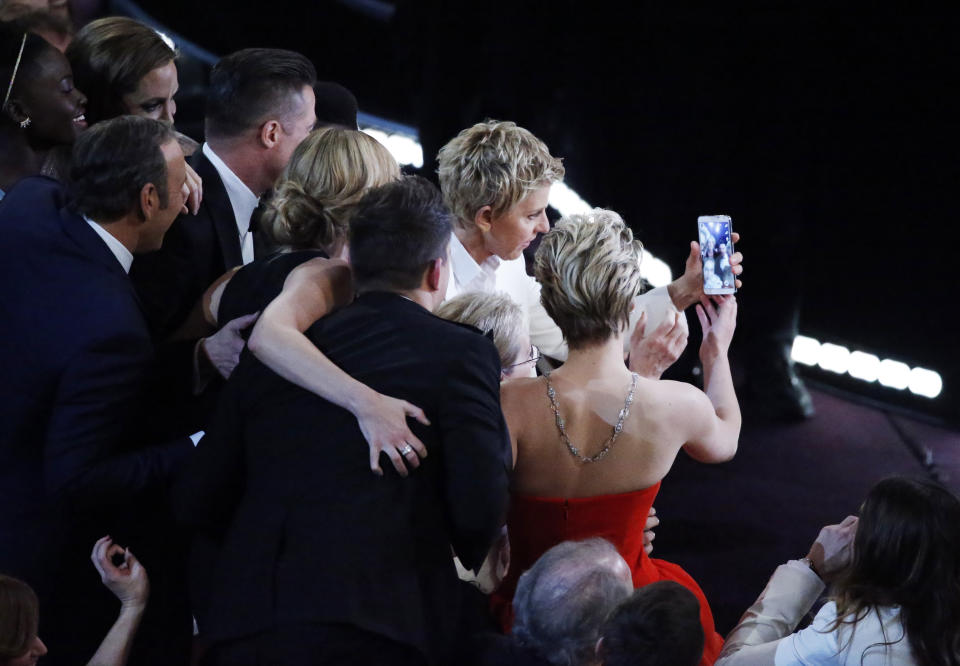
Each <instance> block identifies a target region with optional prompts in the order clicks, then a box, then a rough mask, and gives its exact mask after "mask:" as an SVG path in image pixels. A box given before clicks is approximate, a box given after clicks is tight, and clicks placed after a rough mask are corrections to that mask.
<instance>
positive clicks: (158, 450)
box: [0, 178, 192, 659]
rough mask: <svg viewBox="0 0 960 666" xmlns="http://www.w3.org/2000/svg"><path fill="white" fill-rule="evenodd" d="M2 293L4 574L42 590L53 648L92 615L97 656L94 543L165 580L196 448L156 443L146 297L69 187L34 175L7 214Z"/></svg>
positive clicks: (0, 526) (0, 223) (0, 211)
mask: <svg viewBox="0 0 960 666" xmlns="http://www.w3.org/2000/svg"><path fill="white" fill-rule="evenodd" d="M0 284H2V285H3V287H2V289H0V322H2V324H0V377H2V381H0V571H3V572H5V573H10V574H13V575H15V576H18V577H20V578H23V579H25V580H26V581H27V582H29V583H30V584H31V585H33V586H34V587H35V588H36V589H37V591H38V593H39V594H40V597H41V605H42V606H43V609H44V618H45V619H44V627H45V630H44V637H45V638H46V637H47V636H50V637H51V640H50V642H51V643H54V644H53V645H51V646H50V647H51V651H53V650H54V648H55V647H59V645H57V644H56V640H55V638H54V636H55V635H56V631H55V629H56V627H52V626H51V625H52V624H55V619H54V618H56V611H57V610H58V609H61V608H67V607H69V606H70V604H71V603H77V604H85V605H86V608H87V609H88V611H87V612H86V614H85V616H84V617H78V618H74V619H73V620H72V622H73V623H75V624H78V625H81V626H87V625H86V624H84V621H86V620H89V621H90V622H91V624H90V626H97V627H99V628H98V629H96V630H92V631H93V633H91V635H90V636H88V637H82V636H81V637H79V640H80V641H81V642H83V641H86V642H87V643H92V646H93V648H94V649H95V647H96V644H97V642H98V641H99V640H100V639H101V638H102V636H103V635H104V633H105V632H106V630H107V629H108V628H109V626H110V624H111V623H112V620H113V619H114V617H115V614H116V607H115V604H116V601H115V600H113V601H111V600H110V599H109V593H106V594H107V597H108V599H107V600H108V601H111V603H110V604H109V607H108V608H107V609H106V616H105V617H102V618H99V617H97V606H96V603H95V601H94V598H93V597H95V596H96V595H98V594H103V593H105V590H103V588H102V587H100V585H99V581H98V580H97V577H96V575H95V574H94V572H93V571H92V566H91V564H90V561H89V555H90V550H91V548H92V546H93V543H94V541H95V540H96V539H97V538H99V537H101V536H103V535H105V534H108V533H109V534H111V535H112V536H113V537H114V538H115V539H117V540H118V541H120V540H123V541H122V543H123V544H124V545H128V546H130V548H131V549H132V550H134V552H136V551H137V550H139V551H140V552H137V555H138V556H139V557H140V558H141V559H142V560H143V561H144V564H145V565H146V566H147V567H148V570H149V572H150V576H151V579H155V580H156V581H157V582H159V581H162V580H164V567H165V560H164V558H165V555H158V554H157V551H155V550H152V545H151V544H152V541H151V539H152V538H153V536H152V535H151V534H150V532H151V530H153V529H154V528H157V529H159V528H158V527H157V526H158V524H159V522H158V521H160V522H162V519H161V518H159V516H160V514H162V512H163V502H164V501H165V500H166V498H165V496H164V495H165V490H166V486H167V483H168V482H169V479H170V478H171V476H172V473H173V470H174V468H175V467H176V466H177V465H178V464H179V462H180V461H181V460H182V459H183V458H184V457H185V456H186V455H187V454H188V453H189V452H190V450H191V448H192V447H191V444H190V440H189V439H188V438H186V437H183V438H181V439H179V440H176V441H174V442H170V443H166V444H163V443H156V442H152V440H151V436H150V433H151V432H152V428H151V427H150V423H149V419H150V418H151V416H150V415H151V413H152V412H151V410H150V409H149V408H148V406H147V405H146V404H145V402H144V400H143V395H144V392H145V391H147V390H148V387H147V386H146V378H147V376H148V374H149V373H148V370H149V368H150V366H151V364H152V363H153V362H154V354H153V347H152V344H151V341H150V335H149V333H148V331H147V326H146V323H145V321H144V318H143V315H142V313H141V311H140V308H139V305H138V302H137V298H136V294H135V293H134V290H133V287H132V285H131V283H130V280H129V278H128V277H127V275H126V273H125V272H124V270H123V268H122V266H121V265H120V263H119V262H118V261H117V259H116V257H115V256H114V255H113V254H112V253H111V252H110V250H109V248H108V247H107V245H106V244H105V243H104V241H103V240H102V239H101V238H100V237H99V236H98V235H97V234H96V233H95V232H94V231H93V230H92V229H91V228H90V226H89V225H88V224H87V223H86V222H85V221H84V220H83V218H82V217H80V216H79V215H76V214H74V213H72V212H71V211H70V210H69V209H68V208H67V207H66V196H65V194H64V192H63V190H62V187H61V185H60V184H59V183H57V182H56V181H53V180H50V179H47V178H29V179H25V180H23V181H21V182H20V184H18V185H17V187H15V188H14V189H13V190H12V191H11V192H10V193H9V194H8V195H7V197H6V198H5V199H4V200H3V202H2V204H0ZM151 444H156V445H151ZM166 524H167V525H172V522H171V521H169V520H168V521H167V523H166ZM87 595H93V597H91V598H88V597H87ZM161 596H162V595H161ZM152 602H153V600H151V603H152ZM186 619H188V618H186ZM95 620H103V622H101V624H100V625H97V624H96V621H95ZM186 629H187V630H189V625H186ZM96 631H99V632H100V633H95V632H96ZM90 654H92V650H91V651H90V652H88V653H87V654H86V657H89V655H90ZM65 656H66V655H64V654H63V651H61V659H62V658H64V657H65ZM86 657H85V658H86Z"/></svg>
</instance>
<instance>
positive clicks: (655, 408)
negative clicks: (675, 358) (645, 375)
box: [643, 379, 713, 425]
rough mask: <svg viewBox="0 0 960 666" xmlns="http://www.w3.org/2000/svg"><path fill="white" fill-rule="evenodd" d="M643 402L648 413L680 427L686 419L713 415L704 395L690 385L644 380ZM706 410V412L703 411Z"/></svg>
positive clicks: (670, 381)
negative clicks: (701, 415) (701, 414)
mask: <svg viewBox="0 0 960 666" xmlns="http://www.w3.org/2000/svg"><path fill="white" fill-rule="evenodd" d="M644 388H645V389H646V390H644V392H643V400H644V403H645V404H646V405H647V410H648V413H651V415H653V414H656V415H657V417H659V418H660V419H662V420H664V421H670V422H671V423H675V424H677V425H682V424H683V423H684V422H685V421H686V420H687V419H689V418H691V417H695V416H697V415H699V414H700V413H701V412H704V413H706V414H712V413H713V407H712V406H711V404H710V399H709V398H707V396H706V394H705V393H704V392H703V391H701V390H700V389H698V388H697V387H696V386H693V385H692V384H687V383H686V382H677V381H673V380H669V379H654V380H646V382H645V385H644ZM704 410H706V411H704Z"/></svg>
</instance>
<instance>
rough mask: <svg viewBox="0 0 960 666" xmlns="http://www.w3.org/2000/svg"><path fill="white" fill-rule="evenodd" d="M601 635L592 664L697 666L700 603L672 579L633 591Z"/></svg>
mask: <svg viewBox="0 0 960 666" xmlns="http://www.w3.org/2000/svg"><path fill="white" fill-rule="evenodd" d="M600 635H601V636H602V638H601V639H600V641H599V642H598V644H597V662H598V663H599V664H602V665H603V666H696V664H697V662H699V661H700V655H701V654H703V627H702V626H701V625H700V604H699V602H698V601H697V598H696V597H695V596H694V595H693V593H692V592H690V590H688V589H687V588H685V587H684V586H683V585H680V584H679V583H675V582H673V581H672V580H661V581H658V582H656V583H650V584H649V585H647V586H645V587H641V588H640V589H639V590H636V591H635V592H634V593H633V594H632V595H631V596H630V598H629V599H627V600H626V601H624V602H623V603H621V604H620V605H619V606H617V608H616V610H614V611H613V614H612V615H611V616H610V617H609V618H608V619H607V621H606V622H604V624H603V627H601V629H600Z"/></svg>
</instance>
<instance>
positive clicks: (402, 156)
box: [361, 127, 423, 169]
mask: <svg viewBox="0 0 960 666" xmlns="http://www.w3.org/2000/svg"><path fill="white" fill-rule="evenodd" d="M361 131H362V132H364V133H366V134H369V135H370V136H372V137H373V138H374V139H376V140H377V141H379V142H380V143H382V144H383V145H384V147H386V149H387V150H389V151H390V154H391V155H393V158H394V159H395V160H397V162H399V163H400V164H410V165H412V166H415V167H417V168H418V169H419V168H420V167H422V166H423V148H422V147H421V146H420V142H419V141H417V140H416V138H414V137H411V136H409V135H406V134H401V133H399V132H385V131H384V130H381V129H378V128H376V127H361Z"/></svg>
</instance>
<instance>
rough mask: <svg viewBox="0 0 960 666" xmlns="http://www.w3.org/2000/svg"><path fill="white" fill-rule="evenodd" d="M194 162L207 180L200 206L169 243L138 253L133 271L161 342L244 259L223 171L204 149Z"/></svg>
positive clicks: (259, 245)
mask: <svg viewBox="0 0 960 666" xmlns="http://www.w3.org/2000/svg"><path fill="white" fill-rule="evenodd" d="M189 162H190V165H191V166H192V167H193V168H194V170H195V171H196V172H197V174H198V175H199V176H200V178H202V179H203V200H202V201H201V203H200V209H199V210H198V211H197V214H196V215H192V214H189V213H188V214H186V215H180V216H179V217H178V218H177V219H176V220H175V221H174V223H173V225H172V226H171V227H170V229H169V231H167V234H166V236H164V239H163V247H162V248H161V249H160V250H158V251H157V252H151V253H149V254H145V255H142V256H140V257H138V258H137V261H136V263H135V264H134V267H133V269H132V270H131V271H130V277H131V278H132V279H133V282H134V285H135V286H136V289H137V293H138V294H139V296H140V300H141V301H142V303H143V308H144V312H145V313H146V316H147V322H148V324H149V325H150V330H151V331H152V332H153V334H154V336H155V337H156V338H157V339H161V340H162V339H166V337H167V336H168V335H170V334H171V333H172V332H173V331H175V330H176V329H177V327H178V326H180V324H182V323H183V321H184V320H185V319H186V318H187V316H188V315H189V314H190V311H191V310H192V309H193V307H194V306H195V305H196V303H197V302H198V301H199V300H200V297H201V296H203V292H204V291H206V289H207V287H209V286H210V285H211V284H212V283H213V281H214V280H216V279H217V278H218V277H220V276H221V275H223V274H224V273H225V272H226V271H227V270H228V269H230V268H233V267H234V266H239V265H240V264H242V263H243V255H242V253H241V248H240V236H239V234H238V233H237V221H236V217H235V216H234V214H233V206H232V205H231V204H230V198H229V197H228V196H227V190H226V188H225V187H224V185H223V181H222V180H220V175H219V174H218V173H217V170H216V168H214V166H213V164H212V163H211V162H210V160H209V159H207V156H206V155H204V154H203V151H202V150H198V151H197V152H196V153H194V154H193V155H192V156H191V157H190V159H189ZM253 240H254V256H255V257H260V256H264V255H265V254H266V249H265V248H264V246H263V242H262V238H261V235H260V234H259V233H256V232H254V237H253Z"/></svg>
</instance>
